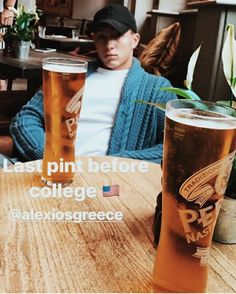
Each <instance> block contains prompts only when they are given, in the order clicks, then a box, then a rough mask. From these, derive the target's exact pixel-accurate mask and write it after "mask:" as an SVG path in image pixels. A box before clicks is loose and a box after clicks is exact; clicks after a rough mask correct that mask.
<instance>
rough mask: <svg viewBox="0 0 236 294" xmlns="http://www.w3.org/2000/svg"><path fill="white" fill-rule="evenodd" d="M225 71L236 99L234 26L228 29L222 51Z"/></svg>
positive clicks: (230, 25)
mask: <svg viewBox="0 0 236 294" xmlns="http://www.w3.org/2000/svg"><path fill="white" fill-rule="evenodd" d="M222 62H223V70H224V74H225V77H226V80H227V82H228V84H229V85H230V88H231V90H232V93H233V94H234V97H236V41H235V39H234V25H232V24H229V25H228V27H227V34H226V39H225V42H224V46H223V50H222Z"/></svg>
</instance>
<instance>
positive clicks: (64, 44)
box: [40, 36, 95, 54]
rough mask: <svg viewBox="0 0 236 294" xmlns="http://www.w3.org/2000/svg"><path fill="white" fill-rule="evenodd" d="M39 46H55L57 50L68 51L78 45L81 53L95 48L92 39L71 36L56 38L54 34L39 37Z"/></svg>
mask: <svg viewBox="0 0 236 294" xmlns="http://www.w3.org/2000/svg"><path fill="white" fill-rule="evenodd" d="M40 46H41V47H46V48H47V47H48V48H56V49H57V50H59V51H70V50H73V49H75V48H77V47H79V48H80V53H81V54H84V53H87V52H89V51H91V50H94V49H95V46H94V41H93V40H90V39H84V38H80V39H78V40H76V39H72V38H57V37H56V36H46V37H45V38H41V39H40Z"/></svg>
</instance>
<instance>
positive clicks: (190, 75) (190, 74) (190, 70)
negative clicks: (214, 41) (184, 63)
mask: <svg viewBox="0 0 236 294" xmlns="http://www.w3.org/2000/svg"><path fill="white" fill-rule="evenodd" d="M201 46H202V45H200V46H199V47H198V48H197V50H195V51H194V52H193V54H192V56H191V58H190V60H189V63H188V70H187V76H186V80H185V81H184V84H185V86H186V88H187V89H189V90H192V82H193V75H194V70H195V66H196V62H197V59H198V56H199V53H200V49H201Z"/></svg>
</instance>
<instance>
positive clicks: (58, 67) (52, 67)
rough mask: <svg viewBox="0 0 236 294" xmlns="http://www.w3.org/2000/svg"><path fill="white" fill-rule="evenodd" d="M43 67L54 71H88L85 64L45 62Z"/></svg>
mask: <svg viewBox="0 0 236 294" xmlns="http://www.w3.org/2000/svg"><path fill="white" fill-rule="evenodd" d="M43 69H44V70H48V71H52V72H61V73H86V71H87V70H86V68H85V67H84V66H81V67H80V66H73V65H65V64H50V63H46V64H43Z"/></svg>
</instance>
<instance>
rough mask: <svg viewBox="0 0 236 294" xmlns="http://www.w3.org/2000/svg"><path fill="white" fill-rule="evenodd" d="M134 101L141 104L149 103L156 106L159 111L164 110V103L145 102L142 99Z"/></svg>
mask: <svg viewBox="0 0 236 294" xmlns="http://www.w3.org/2000/svg"><path fill="white" fill-rule="evenodd" d="M135 102H137V103H141V104H146V105H150V106H155V107H156V108H158V109H159V110H161V111H165V110H166V104H162V103H153V102H146V101H143V100H135Z"/></svg>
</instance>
